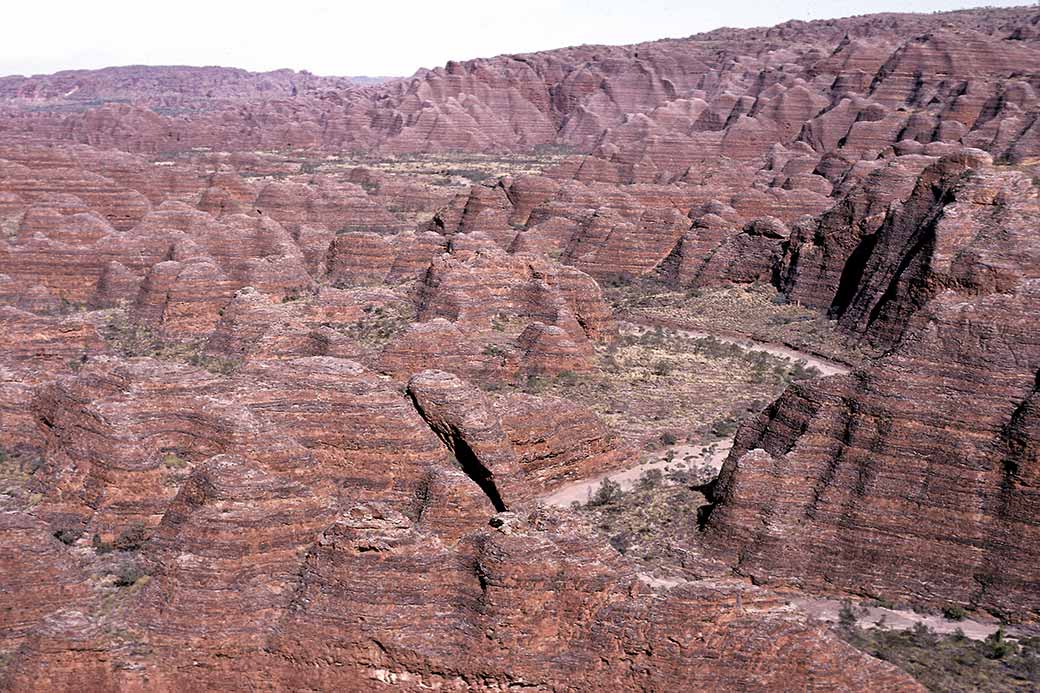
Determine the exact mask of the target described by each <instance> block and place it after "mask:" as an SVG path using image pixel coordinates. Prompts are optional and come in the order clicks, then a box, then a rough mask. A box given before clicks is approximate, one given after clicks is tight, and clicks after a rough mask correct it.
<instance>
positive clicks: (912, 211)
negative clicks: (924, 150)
mask: <svg viewBox="0 0 1040 693" xmlns="http://www.w3.org/2000/svg"><path fill="white" fill-rule="evenodd" d="M980 158H981V157H975V158H974V159H972V158H971V157H970V156H969V155H967V154H965V155H961V156H958V157H955V158H951V159H944V160H943V161H941V162H939V163H938V164H936V165H934V166H933V167H931V168H929V169H926V170H925V171H924V173H923V174H922V175H921V177H920V178H919V179H918V182H917V184H916V187H915V190H914V192H913V193H912V194H911V196H910V197H909V198H908V200H907V201H906V203H904V204H902V205H899V206H897V207H896V208H893V209H892V210H890V212H889V215H888V218H887V219H886V220H885V222H883V223H882V224H881V226H880V228H879V230H878V231H877V232H876V240H874V241H873V242H870V243H869V251H867V252H865V253H859V254H858V255H857V253H856V252H855V251H854V252H853V253H852V254H850V255H849V260H848V263H847V266H846V268H845V270H844V271H843V273H842V274H843V280H845V279H848V278H849V277H851V276H854V277H855V280H854V281H853V282H851V283H852V286H849V287H844V286H839V287H838V288H837V289H836V290H834V291H835V293H834V294H833V295H834V296H835V298H834V299H832V306H836V307H837V312H838V313H839V315H840V317H839V323H840V324H841V326H842V327H843V328H844V329H845V330H847V331H848V332H849V333H850V334H852V335H854V336H855V337H857V338H861V339H865V340H868V341H870V342H872V343H874V344H876V345H879V346H881V347H882V348H884V349H885V350H886V351H885V355H884V356H883V357H882V358H880V359H879V360H878V361H877V362H876V363H874V364H872V365H871V366H868V367H866V368H864V369H862V370H859V371H856V372H855V373H853V374H852V375H850V376H843V377H834V378H828V379H825V380H823V381H820V382H819V383H818V384H814V385H808V386H804V387H799V388H795V389H792V390H790V391H789V392H787V393H786V394H785V395H784V396H783V397H781V399H779V400H777V401H776V402H774V403H773V404H772V405H771V406H770V407H769V408H768V409H767V410H766V411H765V412H763V413H762V414H761V415H760V416H759V417H758V418H757V419H755V420H754V421H752V422H750V423H749V424H747V425H746V426H745V427H744V428H743V429H742V430H741V431H740V433H739V434H738V436H737V441H736V446H735V448H734V451H733V453H732V455H731V456H730V458H729V460H728V461H727V463H726V465H725V467H724V469H723V473H722V475H721V476H720V478H719V480H718V482H717V489H716V490H715V494H716V505H715V507H714V508H713V509H712V510H711V511H710V516H709V517H708V520H707V523H708V527H707V529H708V535H707V536H708V538H709V540H710V541H711V542H712V543H714V544H716V545H718V546H720V547H724V548H725V549H726V550H727V551H731V552H733V553H734V554H736V555H737V561H738V563H737V565H738V566H739V569H740V570H741V571H744V572H746V573H748V574H751V575H754V576H756V577H757V578H758V579H760V580H762V581H764V582H769V581H771V580H779V581H792V582H797V583H801V584H807V585H814V586H816V587H818V588H825V589H829V588H834V587H837V588H839V589H844V590H848V591H852V592H856V593H860V594H866V595H879V596H881V595H884V596H888V597H891V596H898V597H901V598H909V599H911V600H914V601H918V602H922V603H931V604H939V603H943V602H952V603H957V604H962V605H965V606H971V607H979V608H982V609H987V610H990V611H993V612H995V613H999V614H1002V615H1004V616H1005V617H1007V618H1010V619H1015V620H1034V619H1035V618H1036V617H1037V613H1038V608H1040V604H1038V603H1037V601H1036V594H1037V584H1036V579H1037V578H1036V575H1035V571H1032V570H1031V569H1028V568H1025V567H1024V566H1027V565H1035V564H1036V558H1037V556H1036V550H1037V548H1036V547H1037V531H1038V526H1040V517H1038V515H1037V508H1038V506H1037V501H1036V493H1035V490H1034V489H1035V476H1036V474H1037V471H1038V470H1037V467H1036V460H1037V458H1036V446H1037V440H1036V437H1035V434H1036V427H1035V411H1034V408H1035V399H1036V382H1037V380H1036V379H1037V375H1038V369H1040V341H1038V338H1037V335H1038V334H1040V333H1038V328H1040V325H1038V323H1037V315H1038V314H1040V313H1038V309H1040V303H1038V301H1040V274H1038V268H1040V245H1038V243H1037V237H1036V221H1037V219H1038V218H1040V217H1038V214H1040V200H1038V190H1037V187H1036V184H1035V182H1034V181H1033V180H1032V179H1031V177H1030V176H1028V175H1024V174H1022V173H1020V172H1017V171H1011V170H1006V169H1001V168H1000V167H997V168H993V167H990V166H989V165H988V164H986V163H985V161H982V160H980ZM824 252H826V251H824ZM793 274H794V275H795V277H796V278H797V274H798V272H797V268H796V270H795V272H794V273H793ZM819 298H821V299H822V300H823V302H826V299H827V296H826V294H821V295H819ZM937 566H942V568H941V570H939V569H937Z"/></svg>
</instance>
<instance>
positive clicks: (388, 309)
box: [340, 304, 415, 349]
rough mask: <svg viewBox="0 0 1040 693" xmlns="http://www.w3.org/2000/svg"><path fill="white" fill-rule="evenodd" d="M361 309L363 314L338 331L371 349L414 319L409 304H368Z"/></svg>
mask: <svg viewBox="0 0 1040 693" xmlns="http://www.w3.org/2000/svg"><path fill="white" fill-rule="evenodd" d="M362 310H363V315H362V316H361V317H360V318H358V320H356V321H355V322H353V323H351V324H350V325H347V326H346V327H343V328H341V329H340V331H341V332H342V333H343V334H345V335H346V336H347V337H349V338H351V339H352V340H354V341H356V342H358V343H359V344H361V345H362V346H365V347H369V348H372V349H378V348H382V347H383V346H384V345H386V344H387V343H389V342H390V341H392V340H393V339H394V337H396V336H397V335H399V334H401V333H402V332H404V331H405V330H406V329H408V326H409V325H410V324H411V323H412V321H413V320H415V310H414V309H413V308H412V307H411V306H410V305H404V304H388V305H368V306H365V307H364V308H363V309H362Z"/></svg>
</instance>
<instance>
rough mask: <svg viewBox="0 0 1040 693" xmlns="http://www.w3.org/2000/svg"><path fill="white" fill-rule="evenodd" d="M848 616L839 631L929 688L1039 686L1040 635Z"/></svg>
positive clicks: (957, 692) (1020, 689)
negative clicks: (949, 629) (893, 624)
mask: <svg viewBox="0 0 1040 693" xmlns="http://www.w3.org/2000/svg"><path fill="white" fill-rule="evenodd" d="M854 622H855V619H853V623H847V622H845V621H844V620H843V621H842V623H841V624H840V626H839V628H838V630H839V632H840V633H841V635H842V637H843V638H844V639H845V640H846V641H847V642H849V643H850V644H852V645H854V646H855V647H856V648H858V649H860V650H862V651H864V652H866V653H868V654H870V655H873V656H875V657H877V658H878V659H883V660H885V661H886V662H891V663H892V664H894V665H896V666H898V667H899V668H900V669H903V670H904V671H906V672H907V673H909V674H910V675H912V676H913V677H914V678H915V679H917V680H918V681H920V682H921V683H922V684H923V685H924V686H926V687H927V688H928V689H929V690H932V691H936V692H939V691H941V692H943V693H969V692H973V691H1001V692H1005V691H1006V692H1008V693H1025V692H1026V691H1036V690H1040V637H1033V638H1022V639H1017V640H1015V639H1011V638H1009V637H1007V636H1006V635H1005V634H1004V631H1003V630H998V631H997V632H996V633H994V634H993V635H991V636H990V637H989V638H987V639H986V640H984V641H979V640H971V639H969V638H967V637H965V636H964V635H963V634H960V633H957V634H954V635H948V636H940V635H937V634H936V633H934V632H933V631H931V630H930V629H929V628H927V627H926V626H924V625H921V624H918V625H917V627H915V628H914V629H913V630H900V631H896V630H884V629H880V628H873V629H862V628H857V627H856V626H855V625H854Z"/></svg>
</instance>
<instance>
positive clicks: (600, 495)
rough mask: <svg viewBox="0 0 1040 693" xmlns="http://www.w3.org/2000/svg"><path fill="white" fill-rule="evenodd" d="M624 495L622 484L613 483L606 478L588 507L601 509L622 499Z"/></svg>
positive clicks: (593, 495)
mask: <svg viewBox="0 0 1040 693" xmlns="http://www.w3.org/2000/svg"><path fill="white" fill-rule="evenodd" d="M622 495H624V493H623V492H622V491H621V484H619V483H617V482H616V481H611V480H610V478H609V477H608V478H606V479H604V480H603V481H601V482H600V485H599V488H597V489H596V492H595V493H594V494H592V498H590V499H589V502H588V505H589V507H592V508H599V507H602V506H604V505H607V504H609V503H613V502H615V501H617V500H620V499H621V496H622Z"/></svg>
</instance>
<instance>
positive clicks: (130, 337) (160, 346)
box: [101, 313, 241, 375]
mask: <svg viewBox="0 0 1040 693" xmlns="http://www.w3.org/2000/svg"><path fill="white" fill-rule="evenodd" d="M101 333H102V336H103V337H104V338H105V341H107V342H108V344H109V346H110V348H111V349H112V350H113V351H115V352H116V353H117V354H119V355H121V356H125V357H128V358H130V357H134V356H150V357H152V358H154V359H158V360H160V361H175V362H178V363H187V364H191V365H192V366H197V367H199V368H204V369H205V370H207V371H210V372H211V373H219V374H223V375H227V374H229V373H232V372H234V371H235V369H236V368H238V366H239V365H241V364H240V362H239V361H238V360H237V359H232V358H228V357H226V356H221V355H217V354H211V353H209V352H207V351H206V344H205V341H204V340H198V339H182V340H173V339H166V338H164V337H163V336H162V335H160V334H159V333H157V332H156V331H155V330H153V329H151V328H150V327H148V326H147V325H142V324H140V323H136V322H134V321H133V320H131V319H130V318H129V317H127V316H126V315H125V314H124V313H117V314H115V315H114V316H113V317H112V318H111V319H110V320H109V321H108V324H106V325H105V326H104V328H103V329H102V331H101Z"/></svg>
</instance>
